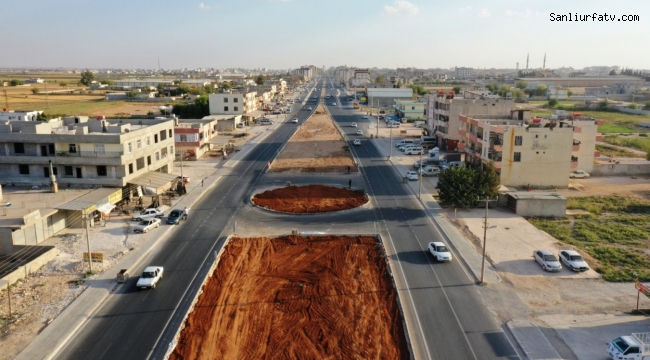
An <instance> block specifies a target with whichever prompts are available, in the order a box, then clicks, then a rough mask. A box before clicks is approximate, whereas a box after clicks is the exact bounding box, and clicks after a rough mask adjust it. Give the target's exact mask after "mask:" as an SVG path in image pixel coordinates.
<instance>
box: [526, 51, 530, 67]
mask: <svg viewBox="0 0 650 360" xmlns="http://www.w3.org/2000/svg"><path fill="white" fill-rule="evenodd" d="M529 59H530V53H528V54H527V55H526V70H528V60H529Z"/></svg>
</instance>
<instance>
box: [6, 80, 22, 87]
mask: <svg viewBox="0 0 650 360" xmlns="http://www.w3.org/2000/svg"><path fill="white" fill-rule="evenodd" d="M22 84H24V83H23V81H22V80H16V79H13V80H11V81H9V85H11V86H18V85H22Z"/></svg>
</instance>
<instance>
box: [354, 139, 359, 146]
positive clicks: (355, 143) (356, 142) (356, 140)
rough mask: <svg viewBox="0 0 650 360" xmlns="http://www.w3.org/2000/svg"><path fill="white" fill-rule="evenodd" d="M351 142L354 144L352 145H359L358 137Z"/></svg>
mask: <svg viewBox="0 0 650 360" xmlns="http://www.w3.org/2000/svg"><path fill="white" fill-rule="evenodd" d="M352 144H354V145H356V146H359V145H361V140H359V139H354V141H353V142H352Z"/></svg>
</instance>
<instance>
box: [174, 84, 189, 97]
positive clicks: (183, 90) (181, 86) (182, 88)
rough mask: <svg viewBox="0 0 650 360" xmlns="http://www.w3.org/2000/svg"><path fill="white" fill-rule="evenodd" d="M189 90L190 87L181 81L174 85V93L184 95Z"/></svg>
mask: <svg viewBox="0 0 650 360" xmlns="http://www.w3.org/2000/svg"><path fill="white" fill-rule="evenodd" d="M189 92H190V87H189V86H187V85H185V84H183V83H181V84H178V86H177V87H176V95H184V94H187V93H189Z"/></svg>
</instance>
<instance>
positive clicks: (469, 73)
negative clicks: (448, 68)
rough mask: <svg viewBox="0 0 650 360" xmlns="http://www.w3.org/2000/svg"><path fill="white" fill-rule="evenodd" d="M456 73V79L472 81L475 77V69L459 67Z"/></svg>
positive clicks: (455, 70)
mask: <svg viewBox="0 0 650 360" xmlns="http://www.w3.org/2000/svg"><path fill="white" fill-rule="evenodd" d="M454 72H455V73H456V79H470V78H472V77H473V76H474V69H472V68H468V67H457V68H456V69H454Z"/></svg>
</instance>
